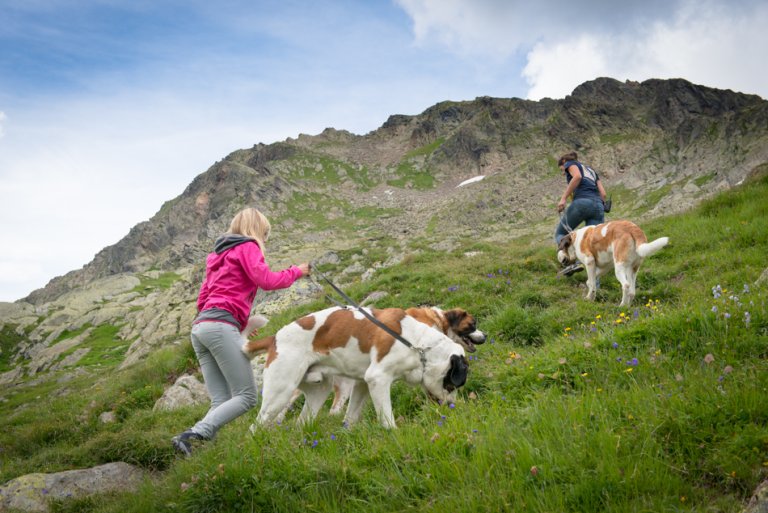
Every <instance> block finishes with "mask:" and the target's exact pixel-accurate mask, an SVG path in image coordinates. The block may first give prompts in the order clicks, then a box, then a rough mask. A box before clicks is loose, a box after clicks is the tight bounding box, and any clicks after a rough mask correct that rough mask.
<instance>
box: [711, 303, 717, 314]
mask: <svg viewBox="0 0 768 513" xmlns="http://www.w3.org/2000/svg"><path fill="white" fill-rule="evenodd" d="M712 313H717V305H715V306H713V307H712Z"/></svg>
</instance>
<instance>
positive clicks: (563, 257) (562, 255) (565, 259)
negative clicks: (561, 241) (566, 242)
mask: <svg viewBox="0 0 768 513" xmlns="http://www.w3.org/2000/svg"><path fill="white" fill-rule="evenodd" d="M557 261H558V262H560V264H562V265H568V264H570V263H571V258H570V257H569V256H568V252H566V251H563V250H562V249H561V250H558V252H557Z"/></svg>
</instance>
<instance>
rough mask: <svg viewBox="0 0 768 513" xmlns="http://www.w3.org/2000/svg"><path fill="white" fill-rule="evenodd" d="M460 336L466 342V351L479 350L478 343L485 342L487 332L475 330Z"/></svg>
mask: <svg viewBox="0 0 768 513" xmlns="http://www.w3.org/2000/svg"><path fill="white" fill-rule="evenodd" d="M460 337H461V340H462V341H463V342H464V344H466V346H467V347H466V351H467V352H468V353H474V352H475V351H477V348H476V347H475V345H476V344H477V345H480V344H484V343H485V333H483V332H482V331H473V332H472V333H469V334H467V335H460Z"/></svg>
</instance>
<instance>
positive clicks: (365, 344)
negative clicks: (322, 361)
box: [312, 308, 405, 361]
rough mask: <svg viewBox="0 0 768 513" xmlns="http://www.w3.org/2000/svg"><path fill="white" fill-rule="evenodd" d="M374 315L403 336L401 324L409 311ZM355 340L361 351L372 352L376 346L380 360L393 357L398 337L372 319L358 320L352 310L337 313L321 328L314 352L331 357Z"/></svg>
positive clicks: (314, 341) (316, 334) (315, 340)
mask: <svg viewBox="0 0 768 513" xmlns="http://www.w3.org/2000/svg"><path fill="white" fill-rule="evenodd" d="M372 313H373V316H374V317H375V318H376V319H378V320H379V321H381V322H382V324H384V325H385V326H387V327H388V328H390V329H391V330H392V331H394V332H395V333H397V334H400V333H402V327H401V326H400V321H402V320H403V318H404V317H405V311H404V310H401V309H400V308H385V309H383V310H377V309H374V310H373V311H372ZM352 337H354V338H355V339H357V341H358V343H359V344H360V350H361V351H362V352H364V353H370V352H371V348H373V347H375V348H376V352H377V354H378V360H379V361H381V359H382V358H384V357H385V356H387V354H389V351H390V350H391V349H392V345H393V344H394V343H395V339H394V337H392V336H391V335H389V334H388V333H387V332H386V331H384V330H383V329H381V328H380V327H378V326H376V325H375V324H373V323H372V322H371V321H369V320H368V319H365V318H364V319H356V318H355V314H354V313H353V312H352V311H351V310H337V311H335V312H333V313H332V314H331V315H329V316H328V318H327V319H326V320H325V323H324V324H323V325H322V326H320V328H318V330H317V333H315V338H314V340H312V350H313V351H315V352H317V353H322V354H328V353H329V352H330V351H331V350H332V349H336V348H340V347H345V346H346V345H347V342H348V341H349V339H350V338H352Z"/></svg>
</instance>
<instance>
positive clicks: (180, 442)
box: [171, 431, 205, 458]
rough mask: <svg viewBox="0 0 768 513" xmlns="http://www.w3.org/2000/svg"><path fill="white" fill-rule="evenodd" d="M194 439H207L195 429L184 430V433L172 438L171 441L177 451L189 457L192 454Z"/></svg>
mask: <svg viewBox="0 0 768 513" xmlns="http://www.w3.org/2000/svg"><path fill="white" fill-rule="evenodd" d="M193 440H205V438H204V437H203V436H202V435H198V434H197V433H195V432H194V431H184V432H183V433H182V434H180V435H176V436H174V437H173V438H171V443H172V444H173V448H174V449H176V452H179V453H181V454H183V455H184V456H186V457H187V458H188V457H190V456H192V441H193Z"/></svg>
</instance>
